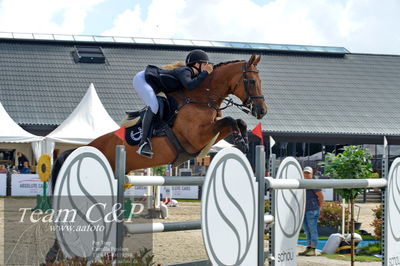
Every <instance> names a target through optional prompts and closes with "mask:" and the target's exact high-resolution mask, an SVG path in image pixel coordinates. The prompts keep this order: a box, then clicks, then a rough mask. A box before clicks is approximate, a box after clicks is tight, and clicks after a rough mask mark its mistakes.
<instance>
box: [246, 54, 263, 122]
mask: <svg viewBox="0 0 400 266" xmlns="http://www.w3.org/2000/svg"><path fill="white" fill-rule="evenodd" d="M260 60H261V56H255V55H254V54H253V55H252V56H251V57H250V60H249V61H248V62H247V64H246V67H245V69H244V70H243V74H244V85H243V86H244V91H245V92H246V94H247V99H246V100H245V102H244V104H246V105H248V106H249V108H250V110H251V114H252V115H253V116H254V117H256V118H257V119H261V118H263V117H264V115H266V114H267V110H268V108H267V104H266V103H265V99H264V96H263V91H262V87H261V79H260V76H259V71H258V69H257V64H258V63H259V62H260Z"/></svg>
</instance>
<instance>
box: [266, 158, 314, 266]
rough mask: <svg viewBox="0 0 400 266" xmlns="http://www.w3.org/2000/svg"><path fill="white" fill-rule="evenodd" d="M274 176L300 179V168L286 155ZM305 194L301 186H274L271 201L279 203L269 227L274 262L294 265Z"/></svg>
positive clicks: (301, 177)
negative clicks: (272, 224)
mask: <svg viewBox="0 0 400 266" xmlns="http://www.w3.org/2000/svg"><path fill="white" fill-rule="evenodd" d="M276 178H277V179H303V170H302V168H301V166H300V164H299V163H298V162H297V160H296V159H295V158H293V157H287V158H285V159H284V160H283V161H282V163H281V164H280V166H279V169H278V172H277V175H276ZM305 196H306V192H305V190H304V189H276V190H274V199H273V200H274V201H275V203H274V204H273V205H274V206H279V208H278V207H276V208H275V209H273V210H272V211H273V215H274V217H275V224H274V227H273V229H272V230H273V236H274V239H273V241H272V242H273V243H272V252H273V254H274V257H275V261H274V265H297V264H296V257H297V251H296V246H297V240H298V237H299V232H300V229H301V227H302V224H303V219H304V212H305ZM271 206H272V205H271Z"/></svg>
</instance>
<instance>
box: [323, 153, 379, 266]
mask: <svg viewBox="0 0 400 266" xmlns="http://www.w3.org/2000/svg"><path fill="white" fill-rule="evenodd" d="M371 157H372V156H371V154H370V153H369V151H368V150H367V149H365V148H363V147H361V146H346V147H344V148H343V152H342V153H339V154H338V155H335V154H332V153H328V154H327V155H326V156H325V161H324V162H322V164H323V165H324V166H325V174H326V175H329V176H330V177H331V178H335V179H359V178H372V177H373V173H372V163H371ZM362 190H363V189H361V188H352V189H335V192H336V193H338V194H339V195H340V196H341V197H342V198H344V199H345V200H346V201H347V202H348V203H349V204H350V216H351V218H350V233H351V253H352V256H351V257H352V259H351V265H354V256H355V252H354V199H355V198H356V197H357V196H358V195H359V194H360V193H361V192H362Z"/></svg>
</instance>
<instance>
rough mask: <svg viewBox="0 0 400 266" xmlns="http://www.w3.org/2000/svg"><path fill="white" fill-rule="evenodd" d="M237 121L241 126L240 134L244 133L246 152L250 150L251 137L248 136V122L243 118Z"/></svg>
mask: <svg viewBox="0 0 400 266" xmlns="http://www.w3.org/2000/svg"><path fill="white" fill-rule="evenodd" d="M236 123H237V125H238V127H239V130H240V134H241V135H242V138H243V141H244V150H245V152H244V153H248V152H249V138H248V136H247V124H246V122H244V121H243V120H242V119H236Z"/></svg>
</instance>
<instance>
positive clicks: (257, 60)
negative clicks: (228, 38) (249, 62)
mask: <svg viewBox="0 0 400 266" xmlns="http://www.w3.org/2000/svg"><path fill="white" fill-rule="evenodd" d="M260 61H261V55H259V56H257V58H256V59H255V60H254V62H253V65H255V66H257V64H258V63H260Z"/></svg>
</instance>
